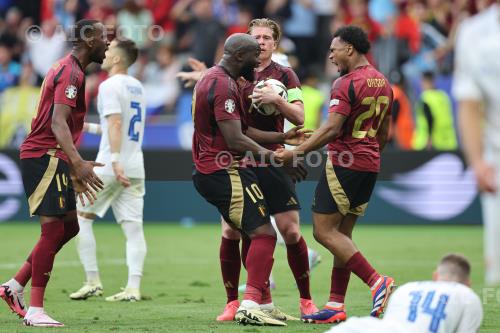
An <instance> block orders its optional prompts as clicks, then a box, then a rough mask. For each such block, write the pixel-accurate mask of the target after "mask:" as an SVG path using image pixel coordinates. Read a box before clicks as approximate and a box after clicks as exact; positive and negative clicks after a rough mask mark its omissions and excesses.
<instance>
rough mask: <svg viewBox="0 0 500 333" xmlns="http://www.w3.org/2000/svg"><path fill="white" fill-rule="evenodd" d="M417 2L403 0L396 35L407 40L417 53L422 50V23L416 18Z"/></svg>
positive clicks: (413, 51) (412, 50)
mask: <svg viewBox="0 0 500 333" xmlns="http://www.w3.org/2000/svg"><path fill="white" fill-rule="evenodd" d="M416 2H417V0H408V1H402V2H401V4H400V5H399V15H398V16H397V17H396V27H395V33H396V37H398V38H401V39H404V40H406V41H407V42H408V46H409V47H410V50H411V52H412V53H417V52H418V51H419V50H420V25H419V22H418V21H417V20H416V19H415V18H414V16H415V13H414V6H415V5H416Z"/></svg>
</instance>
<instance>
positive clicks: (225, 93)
mask: <svg viewBox="0 0 500 333" xmlns="http://www.w3.org/2000/svg"><path fill="white" fill-rule="evenodd" d="M259 54H260V47H259V44H258V43H257V42H256V41H255V39H254V38H252V37H251V36H248V35H246V34H234V35H232V36H230V37H229V38H228V39H227V40H226V42H225V44H224V56H223V58H222V60H221V61H220V62H219V64H218V65H216V66H214V67H212V68H210V69H209V70H207V72H206V73H205V75H204V76H203V78H202V79H201V80H200V81H199V82H198V83H197V85H196V87H195V91H194V93H193V119H194V135H193V160H194V162H195V166H196V172H195V173H194V175H193V182H194V185H195V187H196V189H197V191H198V192H199V193H200V194H201V195H202V196H203V197H204V198H205V199H206V200H207V201H208V202H209V203H211V204H213V205H214V206H216V207H217V208H218V210H219V212H220V213H221V215H222V216H223V217H224V219H225V220H226V221H227V222H228V223H229V224H230V225H231V227H232V228H235V229H236V230H239V231H241V232H243V233H244V234H245V235H246V236H247V237H249V238H250V239H251V242H249V249H248V252H247V256H246V258H243V262H244V263H246V268H247V271H248V279H247V288H246V291H245V295H244V300H243V302H242V303H241V305H240V306H239V309H238V311H237V313H236V316H235V319H236V320H238V321H239V322H241V323H249V324H255V325H278V326H286V324H285V323H284V322H282V321H279V320H276V319H274V318H272V317H271V316H269V315H268V314H266V313H264V312H263V311H261V309H260V306H259V305H260V304H262V297H263V293H264V292H265V291H266V290H267V287H268V280H269V274H270V272H271V268H272V265H273V261H274V260H273V252H274V247H275V244H276V234H275V232H274V229H273V228H272V226H271V224H270V221H269V209H268V206H267V203H266V201H265V199H264V195H263V193H262V190H261V188H260V186H259V181H258V179H257V177H256V176H255V174H254V173H253V171H251V170H249V169H248V168H245V167H244V166H243V165H241V164H242V162H241V161H239V159H240V158H241V155H242V154H244V153H246V152H251V153H253V154H254V156H261V157H262V158H264V159H265V160H266V161H267V162H271V161H272V159H273V156H274V154H273V151H271V150H269V149H266V148H264V147H262V146H260V145H259V144H257V143H256V142H255V141H254V140H253V139H255V140H256V141H258V142H261V143H274V142H281V143H288V142H290V140H289V139H291V141H294V142H296V143H298V142H299V141H303V137H302V138H301V140H298V141H297V140H295V139H297V138H299V137H301V135H300V133H299V132H297V131H296V130H294V131H291V132H287V133H285V134H283V133H279V132H268V131H260V130H258V129H255V128H252V127H248V126H247V123H246V119H245V113H244V109H243V106H242V102H241V91H240V88H239V86H238V83H237V82H236V80H237V79H238V78H239V77H240V76H242V77H243V78H245V79H246V80H248V81H253V76H254V68H255V67H256V66H257V65H258V63H259V60H258V57H259ZM245 134H246V135H245Z"/></svg>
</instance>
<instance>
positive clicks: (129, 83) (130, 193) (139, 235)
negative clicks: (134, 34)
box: [70, 39, 147, 301]
mask: <svg viewBox="0 0 500 333" xmlns="http://www.w3.org/2000/svg"><path fill="white" fill-rule="evenodd" d="M137 54H138V51H137V47H136V46H135V44H134V42H133V41H130V40H125V39H120V40H114V41H113V42H111V44H110V46H109V49H108V51H107V52H106V58H105V59H104V62H103V64H102V69H103V70H105V71H107V72H108V73H109V78H108V79H107V80H105V81H104V82H103V83H101V85H100V86H99V94H98V96H97V108H98V112H99V116H100V123H101V125H100V128H99V127H96V126H97V125H95V124H86V125H85V128H87V129H88V130H90V131H91V132H97V131H101V132H102V137H101V144H100V146H99V153H98V154H97V158H96V161H99V162H100V163H103V164H105V166H104V167H102V168H99V169H96V171H95V172H96V174H98V175H99V177H101V179H102V180H103V181H104V185H105V186H104V189H103V190H102V191H101V192H99V194H98V195H97V200H96V201H95V202H94V205H92V206H90V205H85V206H83V205H79V206H78V207H77V208H78V221H79V224H80V233H79V235H78V239H77V249H78V254H79V256H80V261H81V262H82V264H83V266H84V269H85V273H86V275H87V281H86V282H85V284H84V286H83V287H82V288H81V289H79V290H78V291H76V292H74V293H72V294H71V295H70V298H71V299H86V298H88V297H91V296H100V295H102V292H103V288H102V283H101V280H100V276H99V271H98V267H97V257H96V242H95V237H94V233H93V230H92V224H93V221H94V220H95V218H96V217H97V216H99V217H103V216H104V214H105V213H106V211H107V210H108V209H109V207H110V206H111V208H112V210H113V215H114V216H115V219H116V221H117V222H118V223H119V224H120V225H121V227H122V230H123V232H124V234H125V238H126V240H127V244H126V256H127V266H128V272H129V275H128V283H127V286H126V288H125V289H124V290H123V291H122V292H119V293H117V294H115V295H113V296H109V297H107V298H106V301H138V300H140V299H141V294H140V282H141V277H142V270H143V266H144V258H145V256H146V251H147V250H146V241H145V239H144V233H143V227H142V225H143V207H144V193H145V186H144V178H145V174H144V160H143V154H142V148H141V146H142V139H143V135H144V120H145V119H144V118H145V108H146V105H145V99H144V89H143V87H142V84H141V83H140V82H139V81H138V80H137V79H135V78H133V77H131V76H129V75H127V69H128V67H130V65H132V64H133V63H134V62H135V60H136V59H137Z"/></svg>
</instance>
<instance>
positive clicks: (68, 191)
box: [21, 154, 76, 216]
mask: <svg viewBox="0 0 500 333" xmlns="http://www.w3.org/2000/svg"><path fill="white" fill-rule="evenodd" d="M21 173H22V178H23V184H24V192H25V193H26V197H27V198H28V206H29V210H30V215H31V216H33V215H38V216H63V215H66V213H68V212H70V211H73V210H75V209H76V200H75V191H74V190H73V185H72V184H71V178H70V172H69V166H68V164H67V163H66V162H65V161H64V160H61V159H59V158H57V157H55V156H52V155H50V154H45V155H43V156H42V157H39V158H26V159H21Z"/></svg>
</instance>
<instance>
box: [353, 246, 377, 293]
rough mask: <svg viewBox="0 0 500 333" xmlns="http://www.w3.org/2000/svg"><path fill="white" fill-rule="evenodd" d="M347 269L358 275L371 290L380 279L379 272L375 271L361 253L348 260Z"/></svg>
mask: <svg viewBox="0 0 500 333" xmlns="http://www.w3.org/2000/svg"><path fill="white" fill-rule="evenodd" d="M345 268H346V269H348V270H350V271H352V272H353V273H354V274H356V275H357V276H358V277H359V278H360V279H361V280H363V282H364V283H366V284H367V285H368V286H369V287H370V288H371V287H372V286H373V285H374V284H375V282H377V280H378V279H379V278H380V275H379V274H378V273H377V271H375V269H374V268H373V267H372V266H371V265H370V263H369V262H368V261H367V260H366V259H365V257H363V255H362V254H361V252H359V251H358V252H356V253H354V254H353V256H352V257H351V258H349V260H347V263H346V264H345Z"/></svg>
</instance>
